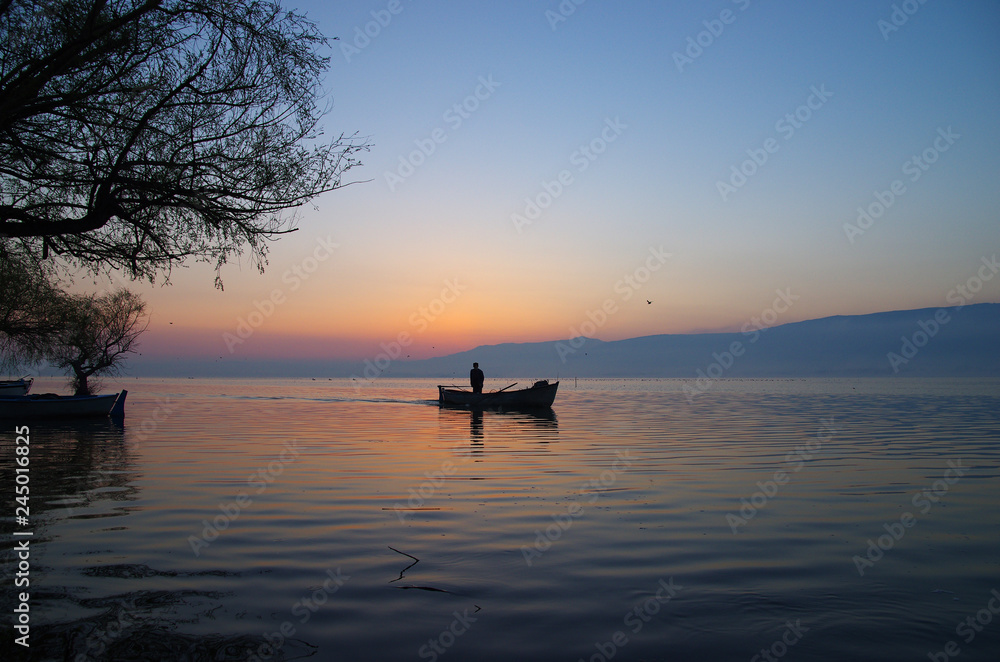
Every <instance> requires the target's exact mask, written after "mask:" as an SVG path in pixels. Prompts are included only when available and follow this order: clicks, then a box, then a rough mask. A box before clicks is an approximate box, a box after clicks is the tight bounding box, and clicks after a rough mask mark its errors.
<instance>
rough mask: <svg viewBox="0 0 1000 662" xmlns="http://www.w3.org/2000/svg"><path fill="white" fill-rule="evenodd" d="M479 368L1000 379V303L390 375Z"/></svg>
mask: <svg viewBox="0 0 1000 662" xmlns="http://www.w3.org/2000/svg"><path fill="white" fill-rule="evenodd" d="M935 315H937V316H938V318H937V320H935ZM943 320H947V321H944V323H941V321H943ZM903 338H906V339H907V342H906V343H905V344H904V340H903ZM890 353H892V354H894V355H895V356H893V357H892V362H890V357H889V355H890ZM737 354H738V355H737ZM473 361H478V362H479V363H480V365H481V367H483V368H484V369H485V370H486V373H487V376H489V377H507V376H517V377H525V376H527V377H532V376H538V377H549V378H569V377H615V376H621V377H685V378H695V377H697V376H698V375H699V371H701V372H702V373H704V374H706V375H708V376H710V377H719V376H724V377H793V376H794V377H834V376H842V377H847V376H872V377H874V376H882V377H887V376H892V375H894V374H897V375H902V376H912V377H936V376H970V377H971V376H982V377H988V376H1000V304H975V305H969V306H965V307H964V308H961V309H954V308H943V309H941V308H925V309H921V310H906V311H895V312H886V313H875V314H871V315H853V316H846V315H839V316H835V317H827V318H823V319H817V320H809V321H805V322H796V323H792V324H784V325H780V326H775V327H773V328H770V329H766V330H763V331H761V332H759V333H752V334H741V333H708V334H691V335H657V336H646V337H642V338H632V339H629V340H619V341H614V342H602V341H600V340H595V339H583V338H578V339H576V340H574V341H568V340H564V341H552V342H541V343H506V344H501V345H487V346H482V347H477V348H475V349H473V350H470V351H467V352H460V353H457V354H451V355H449V356H444V357H439V358H434V359H426V360H421V361H395V362H393V363H392V365H391V366H390V367H389V369H388V370H387V372H386V374H387V375H392V376H396V377H423V376H428V377H430V376H435V377H453V378H455V379H457V380H462V381H463V382H464V380H465V378H466V377H467V375H468V371H469V368H470V367H471V365H472V362H473ZM720 370H721V374H720ZM361 373H362V367H361V366H359V369H358V370H357V374H358V375H359V376H361Z"/></svg>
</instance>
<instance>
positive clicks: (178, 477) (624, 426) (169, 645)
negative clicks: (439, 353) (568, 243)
mask: <svg viewBox="0 0 1000 662" xmlns="http://www.w3.org/2000/svg"><path fill="white" fill-rule="evenodd" d="M494 381H495V380H494ZM508 381H513V380H508ZM520 381H522V382H527V381H530V380H520ZM434 383H435V381H434V380H405V381H389V380H384V381H376V382H375V383H372V384H365V385H363V386H355V385H354V384H353V383H352V382H350V381H347V380H341V381H337V380H334V381H312V380H257V381H236V380H152V379H145V380H132V381H126V382H124V385H125V387H126V388H128V389H129V392H130V393H129V399H128V406H127V416H126V419H125V422H124V426H116V425H114V424H112V423H111V422H109V421H100V422H90V423H86V424H83V425H81V424H79V423H77V424H51V423H42V422H31V423H29V426H30V438H31V455H30V458H31V483H30V488H31V502H30V506H31V519H30V525H29V527H28V528H29V529H31V530H33V531H34V536H33V537H32V538H31V541H30V549H31V554H30V566H31V567H30V589H29V590H30V615H31V622H30V625H31V633H30V643H31V648H30V653H28V652H27V650H26V649H23V648H21V647H20V646H16V645H14V644H13V643H12V639H13V636H15V635H14V634H11V630H10V628H9V627H7V626H5V629H4V641H3V647H2V648H0V654H2V656H3V657H4V659H29V658H30V659H37V660H104V659H108V660H289V659H301V658H310V659H315V660H443V661H444V662H450V661H458V660H511V659H514V660H567V661H576V660H580V659H583V660H594V661H600V660H610V659H614V660H706V661H713V660H749V661H755V660H766V659H787V660H884V661H885V660H913V661H917V660H927V659H929V658H928V655H929V654H930V655H931V657H930V659H937V660H947V659H954V658H955V657H956V656H957V658H958V659H959V660H960V661H961V662H966V661H968V662H972V661H974V660H983V661H986V660H989V661H991V662H995V660H997V659H1000V512H998V504H1000V469H998V467H1000V381H998V380H955V381H948V380H926V381H924V380H762V381H752V380H720V381H718V382H715V383H714V384H713V385H712V388H711V389H710V390H708V391H707V392H705V393H702V394H700V395H698V396H697V397H694V398H693V399H691V400H689V398H688V396H687V395H686V394H685V393H684V392H682V385H683V382H682V381H680V380H580V381H579V382H578V383H574V381H573V380H569V381H563V382H562V384H561V385H560V391H559V395H558V397H557V398H556V403H555V406H554V408H553V410H552V412H551V413H548V414H547V415H532V414H525V413H509V412H485V413H481V414H477V413H472V412H469V411H463V410H453V409H440V408H439V407H438V406H437V405H436V401H435V400H434V398H436V390H435V388H434ZM58 385H59V382H57V381H54V380H53V381H50V382H49V383H46V381H45V380H39V381H38V382H37V384H36V387H35V389H34V390H35V391H36V392H41V391H44V390H54V389H53V387H56V386H58ZM504 385H506V382H505V383H499V382H498V381H495V383H493V384H490V383H488V384H487V390H489V389H490V388H498V387H500V386H504ZM113 386H118V384H109V387H113ZM14 446H15V435H14V433H13V425H12V424H9V425H6V426H5V428H4V431H3V433H2V435H0V467H2V471H0V489H2V491H3V495H4V499H3V503H4V504H6V507H7V510H8V511H9V512H6V513H4V516H3V526H4V531H3V540H4V563H3V569H4V575H5V577H4V582H3V589H2V591H0V599H2V600H3V609H4V611H5V612H6V613H7V614H8V615H7V617H6V618H5V619H4V620H5V623H10V622H11V621H12V619H13V616H12V610H13V608H14V607H15V606H16V604H17V600H16V597H15V590H14V587H13V576H14V573H15V572H16V569H17V567H16V559H15V557H14V555H13V551H12V548H13V545H14V543H13V542H11V541H12V540H14V538H13V536H12V535H11V532H12V531H14V530H15V529H18V530H19V529H21V528H22V527H16V526H15V524H14V521H13V514H14V513H13V510H14V503H13V492H14V473H13V472H14V457H15V455H14ZM20 590H24V589H20ZM946 650H947V651H949V652H948V653H946V652H945V651H946ZM755 656H758V657H755Z"/></svg>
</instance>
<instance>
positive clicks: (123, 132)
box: [0, 0, 370, 281]
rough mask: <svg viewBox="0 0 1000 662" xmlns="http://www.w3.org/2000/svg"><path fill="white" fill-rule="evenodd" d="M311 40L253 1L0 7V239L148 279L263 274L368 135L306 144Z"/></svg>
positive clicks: (322, 62)
mask: <svg viewBox="0 0 1000 662" xmlns="http://www.w3.org/2000/svg"><path fill="white" fill-rule="evenodd" d="M325 45H326V39H325V38H324V37H323V36H322V35H321V34H320V33H319V32H318V30H317V29H316V26H315V25H314V24H313V23H311V22H309V21H308V20H306V19H305V18H304V17H302V16H300V15H298V14H295V13H293V12H287V11H285V10H283V9H282V8H281V7H280V6H279V5H278V4H276V3H275V2H271V1H256V2H255V1H251V2H239V1H236V0H216V1H209V0H65V1H63V2H58V3H42V2H37V1H35V2H32V1H30V0H12V1H10V2H0V242H4V243H6V244H8V245H11V246H12V245H15V244H16V246H17V250H18V251H19V252H21V253H23V254H26V255H29V256H33V257H35V258H36V259H38V260H41V259H43V257H44V256H45V255H46V253H47V252H48V251H51V252H53V253H56V254H59V255H60V256H61V257H62V259H63V260H64V261H65V262H66V263H68V264H69V265H72V266H83V267H87V268H90V269H92V270H94V271H104V270H110V269H123V270H125V271H126V272H127V273H128V274H129V275H130V276H132V277H134V278H146V279H149V280H151V281H152V280H154V278H155V277H156V276H157V275H158V274H164V273H165V274H169V271H170V268H171V266H172V265H174V264H177V263H179V262H180V261H183V260H184V259H186V258H194V259H197V260H204V261H212V262H214V263H215V265H216V268H217V269H218V268H220V267H221V266H222V265H223V264H224V263H225V262H226V261H227V260H229V259H232V258H234V257H236V256H239V255H241V254H243V253H244V252H248V253H249V254H250V257H251V259H252V260H253V261H254V262H255V264H256V265H257V266H258V268H260V269H263V265H264V264H265V262H266V254H267V245H268V243H269V240H271V239H274V238H276V237H277V236H279V235H281V234H283V233H285V232H290V231H292V230H293V229H294V227H293V222H292V220H291V219H290V218H289V217H288V216H287V215H286V214H287V213H288V212H289V210H292V209H294V208H296V207H299V206H301V205H304V204H307V203H308V202H310V201H311V200H313V199H314V198H315V197H316V196H318V195H320V194H322V193H324V192H327V191H332V190H335V189H337V188H340V187H341V186H343V185H345V183H344V182H343V181H342V177H343V175H344V173H346V172H347V171H348V170H350V169H351V168H353V167H355V166H357V165H360V161H359V159H358V157H359V155H360V152H362V151H366V150H367V149H368V148H369V146H370V145H369V144H368V142H367V140H366V139H364V138H361V137H359V136H358V135H357V134H350V135H348V134H339V135H338V136H336V137H335V138H334V139H333V140H330V141H328V142H324V141H322V131H321V129H320V126H319V121H320V119H321V117H322V112H320V111H319V110H318V108H317V99H318V98H319V97H320V96H321V94H322V88H321V85H320V80H321V76H322V74H323V72H324V71H325V69H326V67H327V65H328V61H327V58H325V57H324V56H322V55H321V54H320V51H321V49H322V48H323V47H324V46H325ZM4 238H5V239H4ZM11 250H13V248H12V249H11Z"/></svg>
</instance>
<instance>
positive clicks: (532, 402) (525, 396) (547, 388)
mask: <svg viewBox="0 0 1000 662" xmlns="http://www.w3.org/2000/svg"><path fill="white" fill-rule="evenodd" d="M516 384H517V382H515V383H514V384H511V385H510V386H507V387H505V388H502V389H500V390H499V391H493V392H492V393H473V392H472V391H471V390H469V389H465V388H460V387H457V386H442V385H440V384H439V385H438V403H439V404H442V405H461V406H465V407H482V408H497V409H538V408H544V407H551V406H552V403H553V402H555V399H556V389H558V388H559V382H552V383H551V384H550V383H549V382H548V381H546V380H542V381H539V382H535V383H534V384H532V385H531V387H530V388H523V389H519V390H517V391H508V390H507V389H508V388H510V387H511V386H515V385H516Z"/></svg>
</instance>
